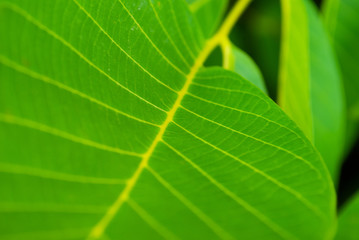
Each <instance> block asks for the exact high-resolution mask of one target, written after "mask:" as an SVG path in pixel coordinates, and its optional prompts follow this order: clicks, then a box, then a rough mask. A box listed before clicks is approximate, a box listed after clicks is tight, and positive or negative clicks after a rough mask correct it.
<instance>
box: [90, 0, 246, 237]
mask: <svg viewBox="0 0 359 240" xmlns="http://www.w3.org/2000/svg"><path fill="white" fill-rule="evenodd" d="M250 2H251V0H244V1H240V0H239V1H238V2H237V4H236V6H235V7H234V8H233V9H232V11H231V12H230V13H229V14H228V16H227V18H226V19H225V21H224V23H223V24H222V26H221V27H220V29H219V30H218V32H217V34H215V35H214V36H213V37H212V38H211V39H209V40H208V41H207V43H206V44H205V46H204V48H203V49H202V51H201V52H200V53H199V55H198V57H197V59H196V60H195V62H194V64H193V66H192V68H191V70H190V72H189V73H188V74H187V75H186V81H185V83H184V85H183V87H182V89H181V90H180V91H179V92H177V95H178V96H177V99H176V101H175V103H174V104H173V106H172V108H171V109H170V110H169V111H168V112H167V117H166V119H165V121H164V122H163V124H162V125H160V127H159V132H158V134H157V135H156V137H155V139H154V140H153V142H152V144H151V145H150V147H149V148H148V150H147V151H146V152H145V153H144V154H143V155H142V159H141V162H140V164H139V166H138V168H137V169H136V171H135V172H134V174H133V175H132V177H131V178H130V179H129V180H128V182H127V185H126V187H125V188H124V190H123V191H122V192H121V193H120V195H119V196H118V198H117V199H116V201H115V202H114V203H113V204H112V205H111V207H110V208H109V209H108V210H107V212H106V213H105V215H104V217H103V218H102V219H101V220H100V221H99V222H98V223H97V224H96V225H95V226H94V227H93V228H92V230H91V232H90V234H89V239H98V238H99V237H101V236H102V235H103V233H104V231H105V230H106V228H107V226H108V225H109V223H110V222H111V221H112V219H113V218H114V216H115V215H116V214H117V213H118V211H119V210H120V208H121V206H122V205H123V204H124V202H126V200H127V199H129V195H130V193H131V191H132V189H133V188H134V186H135V185H136V183H137V181H138V179H139V178H140V176H141V173H142V172H143V170H144V169H146V168H147V166H148V162H149V159H150V158H151V156H152V154H153V152H154V151H155V149H156V147H157V145H158V143H159V142H161V140H162V138H163V136H164V134H165V132H166V129H167V127H168V125H169V124H170V123H171V122H173V119H174V116H175V114H176V112H177V110H178V109H179V108H180V106H181V102H182V100H183V98H184V97H185V95H186V94H187V93H188V89H189V88H190V86H191V84H192V82H193V79H194V78H195V76H196V74H197V73H198V71H199V69H200V68H201V67H202V66H203V64H204V62H205V61H206V59H207V58H208V56H209V55H210V53H211V52H212V51H213V50H214V49H215V48H216V47H217V46H218V45H219V44H220V42H221V41H222V40H223V39H225V38H227V36H228V34H229V32H230V31H231V29H232V28H233V26H234V24H235V22H236V21H237V19H238V18H239V16H240V15H241V13H242V12H243V11H244V9H245V8H246V7H247V5H248V4H249V3H250Z"/></svg>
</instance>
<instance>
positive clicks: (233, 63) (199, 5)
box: [187, 0, 267, 93]
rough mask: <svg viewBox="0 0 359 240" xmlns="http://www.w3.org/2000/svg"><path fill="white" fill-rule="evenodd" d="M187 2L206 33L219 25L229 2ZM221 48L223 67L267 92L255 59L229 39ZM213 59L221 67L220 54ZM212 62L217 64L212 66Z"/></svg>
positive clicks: (225, 39) (223, 41) (207, 0)
mask: <svg viewBox="0 0 359 240" xmlns="http://www.w3.org/2000/svg"><path fill="white" fill-rule="evenodd" d="M187 2H189V3H190V10H191V11H192V13H193V14H194V15H195V17H196V19H197V20H198V21H199V23H200V26H201V28H202V29H203V32H205V33H206V30H208V29H211V27H212V26H217V25H218V20H219V16H218V13H221V12H223V10H224V9H225V8H224V7H225V6H226V5H227V1H223V0H220V1H219V0H197V1H196V0H195V1H191V0H187ZM200 9H201V11H200ZM207 18H208V19H207ZM205 19H207V21H204V20H205ZM209 26H211V27H209ZM212 32H213V31H209V32H208V31H207V33H206V34H207V35H208V34H212ZM220 46H221V48H220V49H221V52H222V59H223V61H222V65H223V67H224V68H225V69H228V70H232V71H234V72H236V73H238V74H240V75H241V76H243V77H244V78H245V79H247V80H248V81H250V82H252V83H253V84H254V85H256V86H257V87H258V88H260V89H261V90H262V91H263V92H265V93H266V92H267V90H266V88H265V85H264V80H263V77H262V74H261V72H260V70H259V68H258V66H257V65H256V63H255V62H254V61H253V59H252V58H251V57H250V56H249V55H248V54H247V53H245V52H244V51H242V50H241V49H239V48H238V47H236V46H235V45H234V44H232V43H231V42H230V40H229V39H228V38H223V40H222V41H221V44H220ZM213 57H214V58H215V59H213V61H211V65H219V64H218V63H217V62H218V59H219V58H220V57H219V56H218V54H216V55H214V56H213ZM212 62H213V63H217V64H212Z"/></svg>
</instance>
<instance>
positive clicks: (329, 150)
mask: <svg viewBox="0 0 359 240" xmlns="http://www.w3.org/2000/svg"><path fill="white" fill-rule="evenodd" d="M282 11H283V33H282V49H281V67H280V90H279V103H280V105H281V106H282V108H283V109H284V110H285V112H287V113H288V114H289V115H290V116H291V117H292V119H293V120H295V121H296V122H297V124H298V125H299V126H300V127H301V128H302V130H303V131H304V132H305V133H306V135H307V136H308V138H310V139H311V140H312V141H313V143H314V144H315V146H316V147H317V148H318V150H319V152H320V153H321V154H322V156H323V158H324V160H325V162H326V163H327V166H328V169H329V171H330V173H331V175H332V177H333V179H334V180H335V179H336V178H337V173H338V166H339V164H340V160H341V156H342V151H343V139H344V122H345V118H344V116H345V113H344V111H345V108H344V101H343V98H344V97H343V93H342V91H343V90H342V86H341V78H340V75H339V73H338V68H337V65H336V61H335V58H334V54H333V51H332V48H331V45H330V44H329V40H328V38H327V35H326V33H325V31H324V29H323V26H322V24H321V22H320V19H319V17H318V14H317V12H316V10H315V8H314V6H313V4H312V3H311V2H309V1H301V0H290V1H286V0H283V1H282Z"/></svg>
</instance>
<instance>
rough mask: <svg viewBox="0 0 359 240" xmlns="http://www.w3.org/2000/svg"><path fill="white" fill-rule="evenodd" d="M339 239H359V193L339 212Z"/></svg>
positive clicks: (337, 237) (337, 236)
mask: <svg viewBox="0 0 359 240" xmlns="http://www.w3.org/2000/svg"><path fill="white" fill-rule="evenodd" d="M335 239H337V240H357V239H359V193H357V194H356V196H354V197H353V198H352V199H351V200H350V201H349V202H348V203H346V206H344V208H343V209H342V211H341V212H340V213H339V220H338V233H337V235H336V237H335Z"/></svg>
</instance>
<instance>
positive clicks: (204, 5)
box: [186, 0, 228, 38]
mask: <svg viewBox="0 0 359 240" xmlns="http://www.w3.org/2000/svg"><path fill="white" fill-rule="evenodd" d="M186 1H187V2H188V3H189V7H190V10H191V12H192V13H193V14H194V15H195V17H196V19H197V20H198V22H199V25H200V27H201V30H202V32H203V34H204V36H205V37H206V38H210V37H211V36H212V35H213V33H214V32H215V30H216V29H217V27H218V25H219V23H220V21H221V19H222V17H223V14H224V12H225V10H226V8H227V5H228V0H186Z"/></svg>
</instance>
